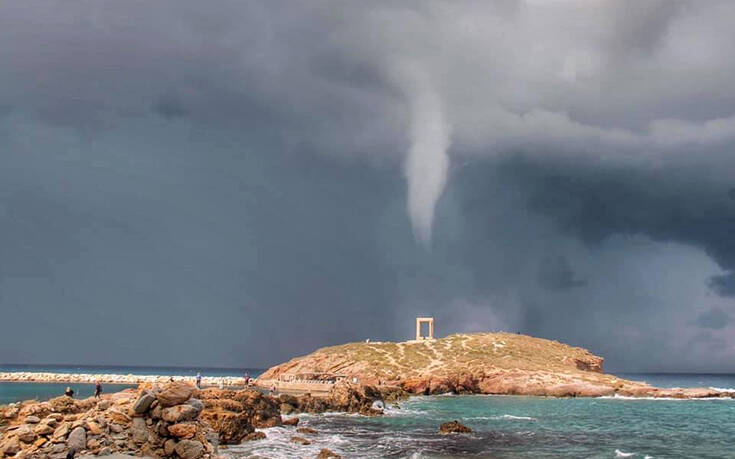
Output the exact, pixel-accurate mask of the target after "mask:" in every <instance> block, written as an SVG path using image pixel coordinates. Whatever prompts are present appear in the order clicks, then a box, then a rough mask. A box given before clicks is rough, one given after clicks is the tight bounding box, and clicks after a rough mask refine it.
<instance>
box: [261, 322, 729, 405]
mask: <svg viewBox="0 0 735 459" xmlns="http://www.w3.org/2000/svg"><path fill="white" fill-rule="evenodd" d="M602 364H603V358H602V357H598V356H596V355H593V354H592V353H590V352H589V351H587V350H586V349H582V348H578V347H572V346H568V345H566V344H562V343H559V342H557V341H551V340H546V339H542V338H534V337H532V336H527V335H521V334H512V333H472V334H453V335H449V336H447V337H444V338H439V339H429V340H412V341H406V342H399V343H394V342H361V343H350V344H344V345H340V346H332V347H325V348H322V349H319V350H317V351H315V352H313V353H311V354H309V355H306V356H303V357H297V358H295V359H292V360H290V361H289V362H286V363H283V364H280V365H277V366H275V367H273V368H271V369H269V370H268V371H266V372H265V373H264V374H263V375H261V376H260V377H259V378H258V384H260V385H263V386H267V387H272V386H276V387H280V386H284V387H288V386H289V384H293V382H294V381H306V380H308V379H309V378H317V381H313V382H312V385H313V386H315V387H318V386H319V385H320V384H323V383H324V381H323V380H339V379H347V380H351V381H355V380H356V381H359V382H361V383H363V384H369V385H375V386H377V387H397V388H400V389H401V390H403V391H405V392H407V393H409V394H414V395H430V394H443V393H448V392H451V393H457V394H503V395H538V396H555V397H599V396H612V395H618V396H629V397H672V398H706V397H732V396H733V393H732V392H724V391H718V390H714V389H710V388H686V389H680V388H676V389H662V388H656V387H653V386H650V385H648V384H646V383H644V382H636V381H628V380H625V379H621V378H619V377H617V376H614V375H611V374H605V373H603V371H602ZM305 375H306V376H305ZM308 375H312V376H308ZM302 384H308V383H302Z"/></svg>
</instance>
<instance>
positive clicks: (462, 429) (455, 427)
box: [439, 421, 472, 434]
mask: <svg viewBox="0 0 735 459" xmlns="http://www.w3.org/2000/svg"><path fill="white" fill-rule="evenodd" d="M439 433H441V434H450V433H472V429H470V428H469V427H467V426H464V425H462V424H460V423H459V421H451V422H445V423H444V424H442V425H441V426H440V427H439Z"/></svg>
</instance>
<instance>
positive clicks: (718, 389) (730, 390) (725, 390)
mask: <svg viewBox="0 0 735 459" xmlns="http://www.w3.org/2000/svg"><path fill="white" fill-rule="evenodd" d="M710 389H712V390H716V391H719V392H735V389H732V388H729V387H710Z"/></svg>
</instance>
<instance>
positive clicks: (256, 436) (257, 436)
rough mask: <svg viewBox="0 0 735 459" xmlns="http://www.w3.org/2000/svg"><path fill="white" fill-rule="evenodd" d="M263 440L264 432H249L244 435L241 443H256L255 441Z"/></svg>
mask: <svg viewBox="0 0 735 459" xmlns="http://www.w3.org/2000/svg"><path fill="white" fill-rule="evenodd" d="M264 438H266V435H265V432H260V431H257V432H251V433H249V434H247V435H245V438H243V439H242V441H243V442H246V441H256V440H263V439H264Z"/></svg>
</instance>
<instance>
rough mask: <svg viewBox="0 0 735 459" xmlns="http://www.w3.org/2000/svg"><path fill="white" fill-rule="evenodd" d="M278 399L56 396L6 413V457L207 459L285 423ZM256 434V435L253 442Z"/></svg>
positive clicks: (1, 418)
mask: <svg viewBox="0 0 735 459" xmlns="http://www.w3.org/2000/svg"><path fill="white" fill-rule="evenodd" d="M279 403H280V402H279V401H278V400H276V399H274V398H273V397H268V396H265V395H263V394H261V393H260V392H257V391H254V390H241V391H231V390H218V389H205V390H201V391H200V390H197V389H196V388H195V387H194V386H193V385H191V384H188V383H184V382H175V383H170V384H166V385H162V386H157V385H150V384H146V385H141V386H140V387H139V388H138V390H137V391H136V390H132V389H128V390H125V391H122V392H118V393H115V394H106V395H105V396H104V397H103V398H102V399H99V400H98V399H94V398H89V399H86V400H75V399H73V398H70V397H66V396H63V397H58V398H54V399H51V400H49V401H47V402H35V401H29V402H23V403H16V404H12V405H9V406H8V407H6V408H0V457H7V456H14V457H20V458H34V459H35V458H38V459H64V458H66V457H67V455H68V454H69V453H70V452H73V453H75V454H93V455H107V454H112V453H126V454H131V455H143V456H149V457H154V458H156V457H180V458H183V459H207V458H212V457H215V456H216V455H217V453H218V445H219V444H233V443H234V444H236V443H240V442H241V441H243V440H245V439H256V438H261V437H262V436H263V435H262V433H258V432H254V429H255V427H271V426H277V425H280V424H281V416H280V413H279ZM248 435H250V437H248Z"/></svg>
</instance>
